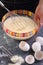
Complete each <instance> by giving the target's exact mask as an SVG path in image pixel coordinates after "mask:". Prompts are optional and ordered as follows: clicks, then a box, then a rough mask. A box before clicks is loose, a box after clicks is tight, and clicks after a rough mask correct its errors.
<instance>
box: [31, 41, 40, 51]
mask: <svg viewBox="0 0 43 65" xmlns="http://www.w3.org/2000/svg"><path fill="white" fill-rule="evenodd" d="M32 49H33V51H34V52H36V51H40V50H41V44H40V43H39V42H34V43H33V44H32Z"/></svg>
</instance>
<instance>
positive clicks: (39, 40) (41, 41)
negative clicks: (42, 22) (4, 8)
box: [36, 36, 43, 45]
mask: <svg viewBox="0 0 43 65" xmlns="http://www.w3.org/2000/svg"><path fill="white" fill-rule="evenodd" d="M36 41H38V42H39V43H40V44H41V45H43V37H41V36H38V37H36Z"/></svg>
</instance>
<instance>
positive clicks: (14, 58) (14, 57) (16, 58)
mask: <svg viewBox="0 0 43 65" xmlns="http://www.w3.org/2000/svg"><path fill="white" fill-rule="evenodd" d="M18 59H19V58H18V56H17V55H15V56H12V58H11V61H12V62H14V63H16V62H17V61H18Z"/></svg>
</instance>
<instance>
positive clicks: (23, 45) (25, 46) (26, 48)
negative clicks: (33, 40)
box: [19, 41, 30, 51]
mask: <svg viewBox="0 0 43 65" xmlns="http://www.w3.org/2000/svg"><path fill="white" fill-rule="evenodd" d="M19 48H20V49H21V50H22V51H29V50H30V46H29V44H28V43H27V42H25V41H21V42H20V44H19Z"/></svg>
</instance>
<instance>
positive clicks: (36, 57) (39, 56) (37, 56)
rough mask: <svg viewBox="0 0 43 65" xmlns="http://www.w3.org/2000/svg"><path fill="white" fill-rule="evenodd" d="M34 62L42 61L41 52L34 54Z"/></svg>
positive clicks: (42, 52) (42, 54) (42, 53)
mask: <svg viewBox="0 0 43 65" xmlns="http://www.w3.org/2000/svg"><path fill="white" fill-rule="evenodd" d="M34 56H35V59H36V60H43V51H37V52H35V54H34Z"/></svg>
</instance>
